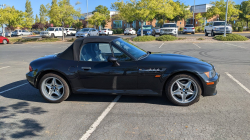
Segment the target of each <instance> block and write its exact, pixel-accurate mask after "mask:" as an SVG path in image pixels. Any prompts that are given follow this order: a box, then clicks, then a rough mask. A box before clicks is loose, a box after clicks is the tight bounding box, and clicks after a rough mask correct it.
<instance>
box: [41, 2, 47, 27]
mask: <svg viewBox="0 0 250 140" xmlns="http://www.w3.org/2000/svg"><path fill="white" fill-rule="evenodd" d="M39 15H40V22H41V23H43V24H45V23H46V21H47V18H46V17H47V9H46V7H45V6H44V5H43V4H42V5H40V13H39Z"/></svg>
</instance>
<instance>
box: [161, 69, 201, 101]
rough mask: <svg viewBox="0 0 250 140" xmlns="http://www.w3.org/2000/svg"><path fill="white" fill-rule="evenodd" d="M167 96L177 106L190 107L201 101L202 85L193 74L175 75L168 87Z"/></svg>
mask: <svg viewBox="0 0 250 140" xmlns="http://www.w3.org/2000/svg"><path fill="white" fill-rule="evenodd" d="M165 89H166V91H165V92H166V96H167V98H168V99H169V100H170V101H171V102H172V103H173V104H175V105H179V106H189V105H192V104H194V103H196V102H198V101H199V99H200V95H201V93H202V90H201V83H200V82H199V80H198V79H197V78H196V77H195V76H193V75H191V74H179V75H175V76H174V77H173V78H172V79H171V80H170V81H168V83H167V85H166V88H165Z"/></svg>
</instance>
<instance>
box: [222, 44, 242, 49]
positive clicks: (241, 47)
mask: <svg viewBox="0 0 250 140" xmlns="http://www.w3.org/2000/svg"><path fill="white" fill-rule="evenodd" d="M223 43H224V44H227V45H231V46H235V47H239V48H243V49H245V47H241V46H238V45H234V44H230V43H225V42H223Z"/></svg>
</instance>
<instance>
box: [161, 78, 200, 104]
mask: <svg viewBox="0 0 250 140" xmlns="http://www.w3.org/2000/svg"><path fill="white" fill-rule="evenodd" d="M180 78H188V79H191V80H192V81H193V82H195V84H196V85H197V89H198V92H197V95H196V96H195V97H194V99H193V100H192V101H191V102H188V103H180V102H178V101H176V100H175V99H174V98H173V96H172V95H171V86H172V85H173V84H174V82H175V81H176V80H178V79H180ZM165 86H166V87H165V93H166V97H167V98H168V100H169V101H170V102H172V103H173V104H175V105H178V106H189V105H192V104H194V103H196V102H198V101H199V99H200V96H201V93H202V90H201V83H200V82H199V80H198V79H197V78H196V77H195V76H194V75H192V74H178V75H175V76H173V77H172V78H171V79H170V80H169V81H168V82H167V84H166V85H165Z"/></svg>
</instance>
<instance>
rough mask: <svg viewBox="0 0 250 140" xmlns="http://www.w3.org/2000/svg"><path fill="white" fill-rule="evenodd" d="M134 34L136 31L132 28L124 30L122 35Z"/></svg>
mask: <svg viewBox="0 0 250 140" xmlns="http://www.w3.org/2000/svg"><path fill="white" fill-rule="evenodd" d="M135 34H136V31H135V29H134V28H126V29H125V30H124V35H135Z"/></svg>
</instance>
